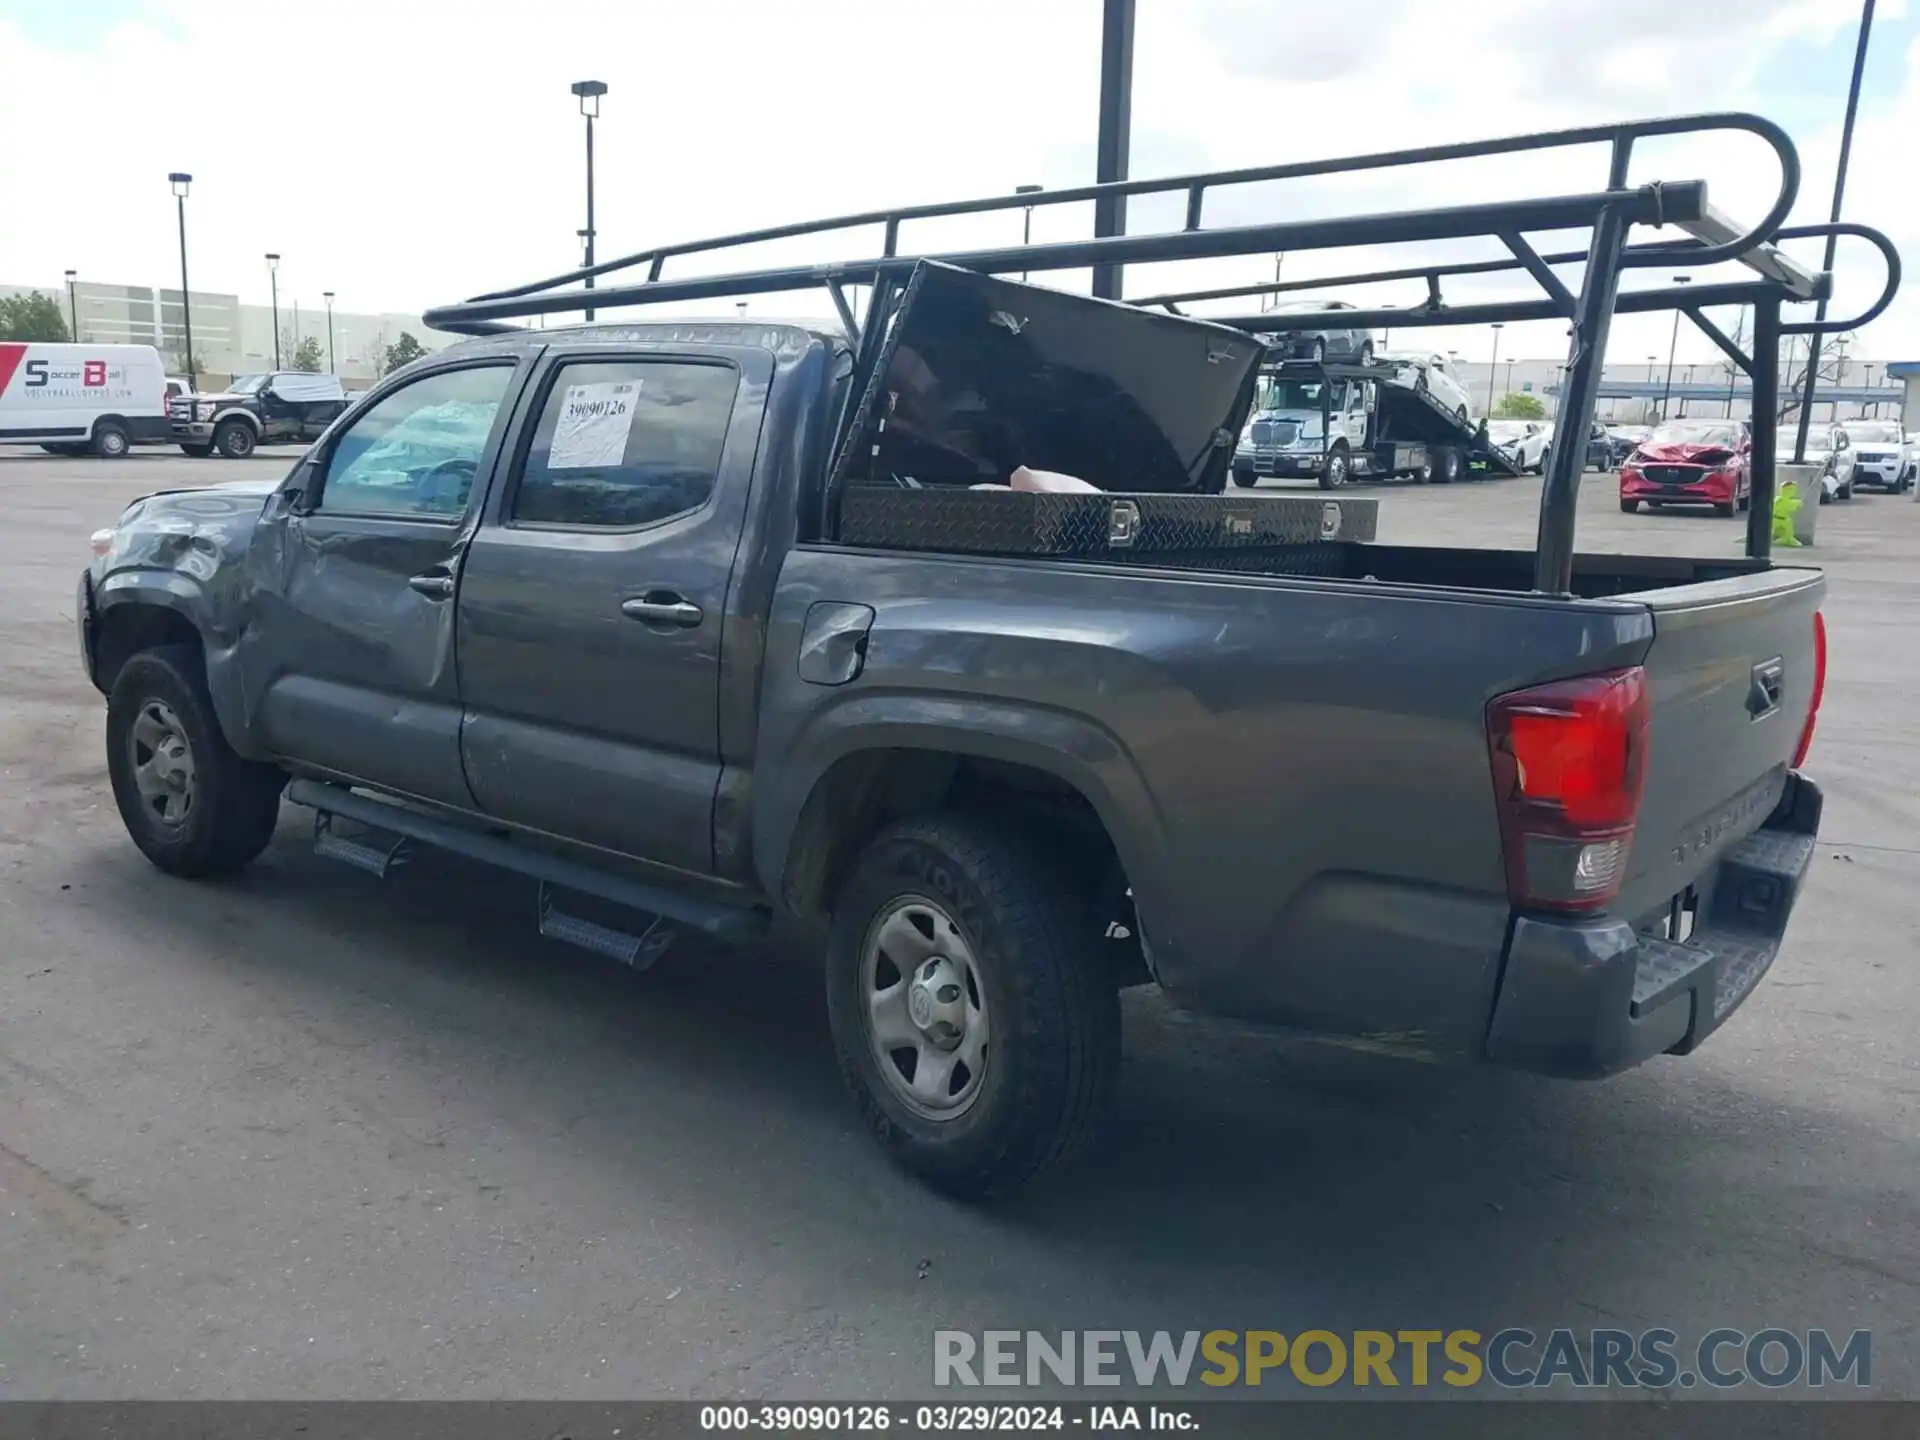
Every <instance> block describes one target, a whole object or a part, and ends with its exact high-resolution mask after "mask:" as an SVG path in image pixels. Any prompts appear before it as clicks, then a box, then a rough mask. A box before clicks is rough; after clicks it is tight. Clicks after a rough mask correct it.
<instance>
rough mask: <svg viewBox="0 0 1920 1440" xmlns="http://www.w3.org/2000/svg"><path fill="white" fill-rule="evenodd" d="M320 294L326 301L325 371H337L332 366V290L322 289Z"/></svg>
mask: <svg viewBox="0 0 1920 1440" xmlns="http://www.w3.org/2000/svg"><path fill="white" fill-rule="evenodd" d="M320 296H321V298H322V299H324V300H325V301H326V302H327V373H328V374H329V375H332V374H335V373H337V372H336V371H335V370H334V368H333V292H332V291H331V290H322V291H321V292H320Z"/></svg>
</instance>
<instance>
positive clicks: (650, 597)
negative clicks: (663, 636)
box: [620, 590, 707, 630]
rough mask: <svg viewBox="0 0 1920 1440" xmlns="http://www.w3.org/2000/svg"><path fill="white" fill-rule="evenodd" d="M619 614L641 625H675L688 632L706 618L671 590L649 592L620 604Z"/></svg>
mask: <svg viewBox="0 0 1920 1440" xmlns="http://www.w3.org/2000/svg"><path fill="white" fill-rule="evenodd" d="M620 613H621V614H622V615H624V616H626V617H627V618H628V619H629V620H638V621H639V622H640V623H641V624H643V625H677V626H679V627H680V628H681V629H683V630H690V629H692V628H693V627H694V626H695V625H698V624H699V623H700V622H701V621H702V620H704V619H706V618H707V612H706V611H704V610H702V609H701V608H700V607H699V606H698V605H696V604H694V603H693V602H692V601H691V600H689V599H687V598H686V597H685V596H684V595H676V594H674V593H673V592H672V591H671V590H649V591H648V592H647V593H646V594H645V595H637V596H635V597H634V598H633V599H631V600H623V601H621V602H620Z"/></svg>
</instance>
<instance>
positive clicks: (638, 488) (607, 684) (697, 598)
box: [460, 346, 772, 873]
mask: <svg viewBox="0 0 1920 1440" xmlns="http://www.w3.org/2000/svg"><path fill="white" fill-rule="evenodd" d="M771 369H772V360H771V357H770V356H769V355H767V354H766V353H765V352H764V351H759V350H749V349H742V350H740V351H737V352H728V351H724V350H723V351H721V352H719V354H718V355H717V356H716V355H715V354H713V353H708V354H704V355H702V356H700V357H698V358H695V357H687V358H685V359H677V358H674V357H672V356H670V355H666V354H657V353H656V354H644V353H642V354H636V353H632V352H630V351H629V352H626V353H622V352H621V351H620V350H618V349H615V348H611V347H607V346H596V347H593V348H591V349H576V350H574V351H571V352H557V351H556V352H553V353H550V355H549V357H548V359H547V361H546V362H545V363H544V365H543V372H542V374H541V375H540V377H538V379H537V380H536V381H535V382H534V383H535V393H534V399H533V403H532V404H531V405H529V406H527V407H525V413H526V415H527V417H528V419H527V421H525V422H523V429H525V430H526V431H527V433H524V434H522V435H521V436H519V437H518V438H517V439H516V441H515V443H514V445H513V451H514V455H515V457H516V458H515V460H514V462H513V463H512V464H511V466H510V467H509V470H508V473H507V476H506V483H504V484H503V485H500V486H497V487H496V490H497V492H498V493H497V494H496V495H495V496H493V497H492V498H490V499H489V501H488V503H487V517H486V520H485V523H484V524H483V525H482V526H481V528H480V529H479V531H478V532H477V533H476V534H475V536H474V539H473V544H472V547H471V549H470V550H469V552H468V554H467V558H466V563H465V567H464V571H463V575H462V578H461V589H460V676H461V694H462V697H463V699H464V701H465V703H466V707H467V722H466V726H465V729H464V731H463V735H462V742H461V744H462V751H463V754H464V756H465V759H466V773H467V779H468V782H469V783H470V784H471V785H472V787H473V793H474V795H475V797H476V798H477V799H478V800H479V802H480V804H481V806H482V807H483V808H484V809H485V810H486V811H487V812H488V813H489V814H492V815H497V816H499V817H500V818H501V819H503V820H509V821H513V822H515V823H518V824H522V825H527V826H530V827H533V828H535V829H538V830H543V831H547V832H550V833H555V834H560V835H564V836H566V837H568V838H569V839H574V840H580V841H586V842H588V843H591V844H595V845H599V846H601V847H603V848H606V849H609V850H614V851H619V852H621V853H624V854H628V855H633V856H638V857H640V858H642V859H646V860H651V861H655V862H659V863H662V864H666V865H671V866H673V867H675V868H677V869H681V870H688V871H693V872H696V873H708V872H710V871H711V870H712V867H713V804H714V795H715V792H716V790H717V788H718V785H719V777H720V741H719V718H720V711H719V692H720V660H721V640H722V621H723V616H724V613H725V610H726V603H727V585H728V580H729V578H730V577H731V575H732V573H733V558H734V551H735V550H736V549H737V548H738V546H739V543H740V534H741V525H742V520H743V517H744V515H745V513H746V502H747V493H748V490H749V488H750V486H751V483H752V478H753V462H754V453H755V449H756V447H757V444H758V433H759V417H760V412H761V408H762V397H763V396H764V394H765V387H766V384H767V381H768V379H769V377H770V374H771Z"/></svg>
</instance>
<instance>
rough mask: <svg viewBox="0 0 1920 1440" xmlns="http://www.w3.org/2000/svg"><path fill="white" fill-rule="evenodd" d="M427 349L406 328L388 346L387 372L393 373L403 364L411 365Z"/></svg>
mask: <svg viewBox="0 0 1920 1440" xmlns="http://www.w3.org/2000/svg"><path fill="white" fill-rule="evenodd" d="M426 353H427V350H426V347H425V346H424V345H422V344H421V343H420V342H419V341H418V340H416V339H414V338H413V336H412V334H411V333H410V332H408V331H406V330H402V331H401V332H400V338H399V339H398V340H396V341H394V342H393V344H391V345H389V346H387V373H388V374H389V375H391V374H392V373H393V372H394V371H395V370H398V369H399V368H400V367H401V366H402V365H410V364H412V363H413V362H414V361H415V360H418V359H419V358H420V357H421V356H422V355H424V354H426Z"/></svg>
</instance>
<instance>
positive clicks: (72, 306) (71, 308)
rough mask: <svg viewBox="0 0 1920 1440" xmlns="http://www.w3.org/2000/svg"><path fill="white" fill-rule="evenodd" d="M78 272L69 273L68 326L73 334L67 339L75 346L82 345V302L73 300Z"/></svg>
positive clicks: (70, 271) (71, 271)
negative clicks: (74, 281)
mask: <svg viewBox="0 0 1920 1440" xmlns="http://www.w3.org/2000/svg"><path fill="white" fill-rule="evenodd" d="M79 273H80V272H79V271H78V270H69V271H67V326H68V329H69V331H70V332H71V333H69V334H68V336H67V338H68V339H69V340H71V341H73V343H74V344H76V345H78V344H79V343H80V302H79V301H77V300H75V299H74V298H73V279H74V276H76V275H78V274H79Z"/></svg>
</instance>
